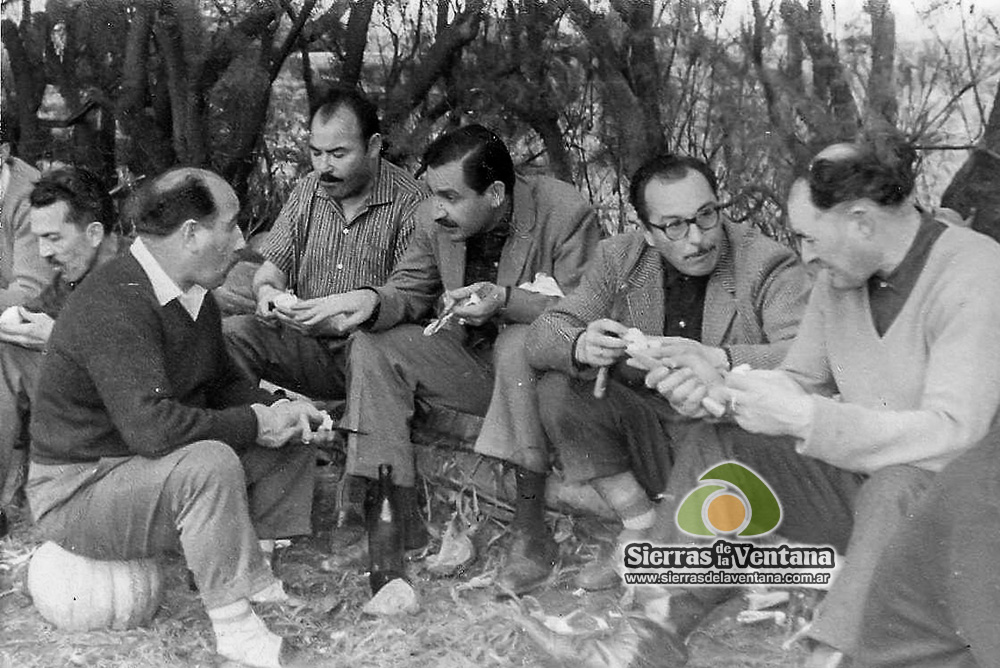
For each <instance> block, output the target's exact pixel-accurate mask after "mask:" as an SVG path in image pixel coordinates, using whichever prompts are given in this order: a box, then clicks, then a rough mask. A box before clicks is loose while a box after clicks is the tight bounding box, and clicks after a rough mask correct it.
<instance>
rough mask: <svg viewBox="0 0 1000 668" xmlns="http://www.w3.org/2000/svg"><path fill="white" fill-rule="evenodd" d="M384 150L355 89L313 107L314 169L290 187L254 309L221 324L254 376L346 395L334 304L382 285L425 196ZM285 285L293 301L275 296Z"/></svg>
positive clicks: (256, 286) (317, 393)
mask: <svg viewBox="0 0 1000 668" xmlns="http://www.w3.org/2000/svg"><path fill="white" fill-rule="evenodd" d="M381 152H382V136H381V135H380V134H379V121H378V112H377V110H376V109H375V105H373V104H372V103H371V102H369V101H368V100H367V99H365V97H364V96H362V95H361V94H360V93H359V92H358V91H356V90H354V89H335V90H334V91H332V92H331V93H330V94H328V95H327V96H326V97H325V98H323V99H322V100H321V101H320V103H319V104H318V105H316V108H315V109H314V110H313V113H312V115H311V116H310V132H309V154H310V158H311V160H312V166H313V172H312V173H311V174H309V175H308V176H306V177H305V178H303V179H302V180H300V181H299V183H298V184H297V185H296V186H295V188H294V189H293V190H292V194H291V195H290V196H289V198H288V201H287V202H286V203H285V206H284V207H282V209H281V213H280V214H279V215H278V219H277V221H275V223H274V227H273V229H272V230H271V232H270V233H269V234H268V237H267V240H266V241H265V242H264V245H263V247H262V248H261V254H262V255H263V256H264V263H263V264H262V265H261V267H260V268H259V269H258V270H257V272H256V274H255V275H254V277H253V290H254V293H255V298H256V302H257V309H256V313H255V314H254V315H244V316H234V317H231V318H226V319H225V320H224V321H223V330H224V331H225V336H226V345H227V346H228V347H229V351H230V354H232V356H233V359H234V360H235V361H236V363H237V364H238V365H239V366H240V368H241V369H243V371H244V372H246V373H247V375H249V376H250V378H251V379H252V380H254V381H259V380H260V379H261V378H264V379H266V380H269V381H271V382H273V383H277V384H278V385H281V386H282V387H286V388H288V389H290V390H294V391H296V392H301V393H303V394H306V395H309V396H311V397H314V398H322V399H336V400H343V399H344V396H345V379H344V373H345V370H344V366H345V364H346V360H347V338H346V337H345V336H344V335H343V334H341V333H340V330H339V329H337V328H336V326H335V323H334V320H333V319H332V317H331V316H332V312H331V310H330V307H331V306H332V305H333V304H335V303H336V302H335V301H332V300H335V299H336V295H337V294H338V293H342V292H346V291H348V290H353V289H355V288H358V287H360V286H362V285H382V284H383V283H384V282H385V281H386V279H387V278H388V277H389V273H390V272H391V271H392V268H393V267H394V266H395V264H396V262H397V261H398V260H399V258H400V257H401V256H402V255H403V251H404V250H406V244H407V242H408V241H409V238H410V234H411V233H412V232H413V215H414V211H415V210H416V208H417V205H418V204H419V203H420V201H421V200H423V198H424V196H425V193H424V190H423V189H422V188H421V187H420V184H419V183H417V181H416V180H414V179H413V177H411V176H410V175H409V174H408V173H406V172H405V171H404V170H402V169H400V168H399V167H397V166H396V165H393V164H392V163H390V162H388V161H386V160H383V159H382V158H381V157H380V154H381ZM286 291H290V292H291V293H292V294H294V295H296V296H297V297H298V298H299V300H298V301H295V300H291V301H292V303H291V304H284V303H282V299H280V298H279V299H277V301H276V298H278V297H279V296H281V295H283V294H284V293H285V292H286ZM287 297H288V295H285V298H287Z"/></svg>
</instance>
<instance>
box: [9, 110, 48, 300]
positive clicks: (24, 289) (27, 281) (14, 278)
mask: <svg viewBox="0 0 1000 668" xmlns="http://www.w3.org/2000/svg"><path fill="white" fill-rule="evenodd" d="M7 121H8V119H7V118H3V119H0V311H3V310H4V309H6V308H8V307H10V306H17V305H20V304H24V303H25V302H27V301H28V300H29V299H32V298H34V297H37V296H38V294H39V293H40V292H41V291H42V290H43V289H44V288H45V286H46V285H48V284H49V282H50V281H51V280H52V268H51V267H49V266H48V265H47V264H46V263H45V261H44V260H42V258H41V257H39V255H38V240H37V239H36V238H35V236H34V235H33V234H32V233H31V229H30V228H29V227H28V195H29V194H30V193H31V188H32V187H33V186H34V185H35V181H37V180H38V170H37V169H35V168H34V167H32V166H31V165H29V164H28V163H26V162H24V161H23V160H21V159H19V158H16V157H14V156H13V155H12V153H13V145H14V141H13V137H12V136H11V132H10V126H9V124H8V122H7Z"/></svg>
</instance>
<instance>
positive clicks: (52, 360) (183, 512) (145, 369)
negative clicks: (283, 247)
mask: <svg viewBox="0 0 1000 668" xmlns="http://www.w3.org/2000/svg"><path fill="white" fill-rule="evenodd" d="M139 197H140V199H139V203H138V205H137V210H138V215H137V216H136V221H135V227H136V232H137V234H138V238H137V239H136V241H135V242H134V243H133V244H132V245H131V246H130V248H129V250H128V253H124V254H122V255H121V256H120V257H118V258H116V259H114V260H111V261H110V262H107V263H106V264H105V265H103V266H102V267H100V268H99V269H97V270H96V271H95V272H94V273H93V274H92V275H91V276H90V277H89V278H88V280H87V281H86V282H85V283H84V284H83V285H82V286H81V287H80V288H79V289H78V290H76V291H75V292H74V293H73V295H72V296H71V297H70V299H69V300H68V301H67V303H66V306H65V308H64V309H63V311H62V313H61V314H60V317H59V319H58V320H57V321H56V323H55V326H54V327H53V330H52V335H51V337H49V344H48V354H46V355H45V357H44V360H43V362H42V368H41V375H40V377H39V380H38V389H37V392H36V398H35V404H34V407H33V409H32V421H31V464H30V467H29V472H28V482H27V484H26V485H25V493H26V495H27V497H28V502H29V507H30V508H31V513H32V516H33V519H34V520H35V523H36V525H37V528H38V530H39V531H40V532H41V533H42V535H43V536H44V537H45V538H46V539H48V540H53V541H55V542H57V543H58V544H59V545H61V546H62V547H63V548H65V549H67V550H70V551H73V552H76V553H78V554H81V555H83V556H87V557H90V558H93V559H136V558H146V557H154V556H156V555H159V554H161V553H166V552H174V553H176V552H178V551H179V552H182V553H183V555H184V558H185V560H186V562H187V566H188V568H189V569H190V570H191V572H192V573H193V575H194V580H195V583H196V584H197V587H198V591H199V593H200V596H201V598H202V601H203V602H204V604H205V607H206V608H207V611H208V616H209V619H210V620H211V623H212V628H213V630H214V631H215V636H216V648H217V651H218V653H219V654H221V655H222V656H223V657H225V658H227V659H230V660H232V661H236V662H242V664H245V665H248V666H256V667H258V668H278V667H279V666H284V665H288V664H287V662H286V661H285V659H284V658H283V656H282V655H283V649H284V648H283V642H282V639H281V638H280V637H278V636H277V635H275V634H273V633H271V631H269V630H268V629H267V627H266V626H265V624H264V623H263V622H262V621H261V620H260V618H258V617H257V616H256V615H255V614H254V612H253V610H252V609H251V607H250V603H251V602H282V601H284V600H287V595H286V594H285V592H284V590H283V588H282V585H281V582H280V581H278V580H276V579H275V578H274V575H273V573H272V572H271V569H270V567H269V565H268V563H267V560H266V557H265V554H264V552H265V551H266V543H262V542H263V541H273V540H275V539H281V538H286V537H291V536H297V535H303V534H309V533H310V532H311V528H310V518H309V515H310V509H311V505H312V490H313V486H312V477H311V474H312V469H313V467H314V466H315V450H314V447H312V446H311V445H310V443H311V442H321V441H324V440H328V439H329V432H319V433H314V432H313V428H314V427H316V426H317V425H319V424H320V423H321V422H322V420H323V417H324V416H323V414H322V413H321V412H320V411H318V410H317V409H316V408H315V407H313V406H312V404H311V403H309V402H304V401H301V402H290V401H288V400H277V398H276V397H275V396H273V395H271V394H270V393H268V392H264V391H263V390H260V389H258V388H256V387H254V386H253V385H252V384H251V383H250V382H249V381H248V380H247V378H246V377H245V376H244V375H243V374H242V373H241V372H240V371H239V369H238V368H237V367H236V366H235V365H234V364H233V362H232V360H231V358H230V357H229V355H228V354H227V353H226V349H225V344H224V342H223V339H222V329H221V322H220V316H219V308H218V304H217V303H216V301H215V298H214V296H213V295H212V293H211V292H210V291H211V290H212V289H214V288H216V287H218V286H219V285H221V284H222V282H223V281H224V280H225V277H226V274H227V272H228V271H229V269H230V268H231V267H232V265H233V264H234V262H235V259H236V251H238V250H239V249H240V248H242V247H243V245H244V242H243V236H242V233H241V232H240V229H239V228H238V227H237V226H236V215H237V213H238V210H239V201H238V200H237V198H236V193H235V192H233V189H232V188H231V187H230V186H229V185H228V184H227V183H226V182H225V181H224V180H223V179H222V178H221V177H220V176H218V175H217V174H214V173H212V172H209V171H207V170H203V169H196V168H177V169H173V170H170V171H168V172H166V173H165V174H163V175H161V176H159V177H157V178H156V179H154V180H153V181H152V183H150V184H149V185H148V186H147V187H146V188H145V189H144V190H143V191H142V192H141V193H140V195H139Z"/></svg>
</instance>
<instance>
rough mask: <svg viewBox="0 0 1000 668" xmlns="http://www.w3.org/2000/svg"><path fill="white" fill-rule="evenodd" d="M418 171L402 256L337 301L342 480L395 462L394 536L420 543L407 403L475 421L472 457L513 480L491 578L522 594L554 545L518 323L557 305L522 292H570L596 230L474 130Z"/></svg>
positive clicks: (434, 147) (522, 325)
mask: <svg viewBox="0 0 1000 668" xmlns="http://www.w3.org/2000/svg"><path fill="white" fill-rule="evenodd" d="M424 166H425V167H426V169H427V175H426V181H427V185H428V187H429V188H430V191H431V197H430V198H429V199H428V200H427V201H426V202H425V203H424V204H423V205H422V206H421V208H420V214H419V222H418V228H417V231H416V232H415V233H414V237H413V241H412V243H411V244H410V248H409V249H408V250H407V252H406V255H405V256H404V258H403V260H402V261H401V262H400V263H399V266H398V267H397V268H396V270H395V271H394V272H393V274H392V276H391V277H390V278H389V281H388V282H387V283H386V284H385V285H384V286H382V287H378V288H375V287H373V288H371V289H362V290H356V291H354V292H350V293H347V294H345V295H342V296H341V305H340V311H341V312H342V313H343V315H344V317H345V320H344V322H345V324H346V325H347V326H361V328H362V331H359V332H358V333H357V334H356V335H355V336H354V339H353V343H352V346H351V360H350V394H349V397H348V405H347V414H346V415H345V418H344V420H345V423H346V425H347V426H348V427H351V428H355V429H359V430H360V431H362V432H365V433H359V434H356V435H355V434H352V435H351V436H350V437H349V439H348V460H347V461H348V472H349V473H351V474H353V475H357V476H362V477H364V478H367V479H374V478H376V477H377V471H378V467H379V464H382V463H390V464H392V465H393V476H394V479H395V482H396V484H397V485H398V486H399V488H398V489H399V498H400V499H401V501H402V505H403V506H404V510H403V512H404V513H405V514H406V522H405V529H406V530H405V541H404V542H405V544H406V546H407V547H410V548H414V547H419V546H420V545H421V544H422V543H424V542H426V531H424V530H423V523H422V521H421V520H420V518H419V515H418V513H417V512H416V511H417V509H416V501H415V499H416V494H415V490H414V477H415V472H414V449H413V445H412V443H411V442H410V421H411V419H412V416H413V413H414V405H415V401H416V400H422V401H426V402H429V403H431V404H434V405H437V406H443V407H446V408H450V409H452V410H457V411H460V412H464V413H471V414H474V415H483V416H485V418H486V419H485V423H484V426H483V429H482V431H481V432H480V434H479V438H478V440H477V441H476V445H475V449H476V451H477V452H480V453H483V454H488V455H491V456H494V457H498V458H500V459H504V460H505V461H507V462H509V463H511V464H513V465H514V468H515V475H516V479H517V495H518V501H517V504H516V505H517V512H516V515H515V519H514V526H513V540H512V541H511V543H510V547H509V549H508V558H507V561H506V564H505V566H504V568H503V571H502V572H501V574H500V577H499V583H500V585H501V586H502V587H503V588H506V589H508V590H512V591H514V592H517V593H521V592H523V591H525V590H527V589H530V588H532V587H534V586H537V585H538V584H540V583H541V582H542V581H544V580H545V578H546V577H547V576H548V575H549V573H551V572H552V569H553V565H554V563H555V559H556V553H557V551H558V547H557V545H556V543H555V542H554V541H553V539H552V536H551V534H550V533H549V531H548V528H547V527H546V524H545V516H544V503H545V500H544V497H545V480H546V475H547V472H548V467H549V451H548V446H547V443H546V442H545V437H544V434H542V432H541V425H540V423H539V420H538V410H537V405H536V402H535V393H534V380H535V379H534V376H533V374H532V372H531V369H530V368H529V367H528V364H527V360H526V359H525V357H524V335H525V331H526V329H527V327H526V325H527V324H529V323H531V322H532V321H533V320H534V319H535V318H536V317H538V316H539V315H540V314H541V313H542V311H544V310H545V308H547V307H548V306H550V305H551V304H553V303H555V302H556V301H558V297H557V296H553V295H547V294H543V293H541V292H538V291H536V290H532V289H529V288H534V287H536V286H535V285H533V284H534V283H535V278H536V274H538V273H545V274H547V275H548V276H549V277H551V279H554V280H555V282H556V283H557V284H558V286H559V287H560V288H561V289H562V291H564V292H569V291H571V290H572V289H573V288H575V287H576V285H577V283H578V282H579V280H580V276H581V275H582V273H583V268H584V265H585V263H586V261H587V260H588V259H589V258H590V256H591V254H592V252H593V249H594V247H595V246H596V245H597V241H598V238H599V236H600V226H599V225H598V224H597V221H596V219H595V216H594V211H593V209H592V208H591V207H590V205H589V204H588V203H587V201H586V200H584V198H583V197H582V196H581V195H580V193H579V192H578V191H577V190H576V189H575V188H573V186H571V185H569V184H568V183H563V182H560V181H557V180H555V179H552V178H548V177H542V176H536V177H524V176H520V175H517V174H516V173H515V172H514V164H513V160H512V159H511V156H510V152H509V151H508V149H507V146H506V145H505V144H504V143H503V141H501V139H500V138H499V137H498V136H497V135H496V134H495V133H494V132H492V131H491V130H489V129H488V128H485V127H483V126H482V125H467V126H464V127H462V128H459V129H458V130H454V131H452V132H449V133H447V134H444V135H442V136H441V137H438V138H437V139H436V140H435V141H434V142H432V143H431V145H430V146H429V147H428V148H427V150H426V151H425V153H424ZM526 284H528V285H526ZM473 295H475V299H472V296H473ZM436 308H438V309H441V310H439V311H438V317H439V319H440V320H439V321H438V323H439V325H441V326H440V327H433V326H432V327H430V328H429V329H427V330H424V327H423V325H422V324H418V323H425V322H426V320H427V319H428V318H429V317H431V316H432V314H433V313H434V311H435V309H436Z"/></svg>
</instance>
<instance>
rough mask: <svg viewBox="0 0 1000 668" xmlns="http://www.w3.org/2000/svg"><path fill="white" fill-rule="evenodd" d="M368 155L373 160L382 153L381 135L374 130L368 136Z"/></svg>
mask: <svg viewBox="0 0 1000 668" xmlns="http://www.w3.org/2000/svg"><path fill="white" fill-rule="evenodd" d="M367 153H368V157H369V158H372V159H373V160H374V159H375V158H377V157H378V156H379V155H381V154H382V135H381V134H379V133H378V132H376V133H375V134H373V135H372V136H371V137H369V138H368V151H367Z"/></svg>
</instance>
